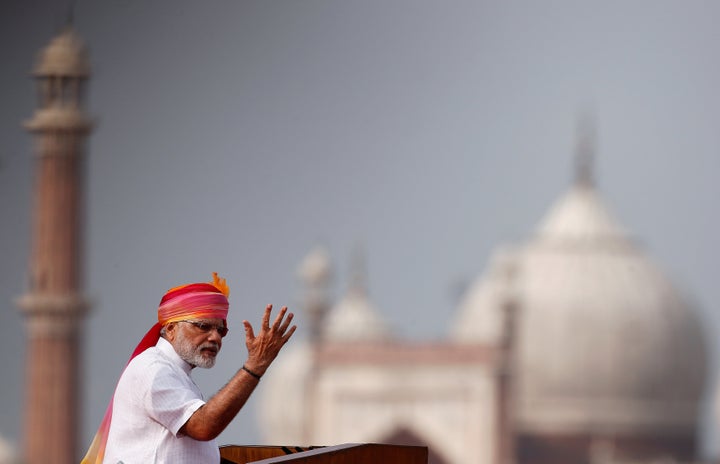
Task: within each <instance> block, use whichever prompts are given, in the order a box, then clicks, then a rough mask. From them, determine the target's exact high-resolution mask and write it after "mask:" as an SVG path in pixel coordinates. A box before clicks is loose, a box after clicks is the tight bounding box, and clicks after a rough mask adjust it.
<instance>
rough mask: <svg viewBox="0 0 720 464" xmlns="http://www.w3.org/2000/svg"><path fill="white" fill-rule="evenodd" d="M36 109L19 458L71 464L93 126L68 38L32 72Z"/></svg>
mask: <svg viewBox="0 0 720 464" xmlns="http://www.w3.org/2000/svg"><path fill="white" fill-rule="evenodd" d="M33 75H34V77H35V78H36V80H37V84H38V86H37V92H38V105H37V109H36V110H35V114H34V115H33V117H32V119H30V120H29V121H27V122H26V123H25V127H26V129H27V130H28V131H29V132H30V133H32V134H33V135H34V142H35V146H34V157H35V161H34V162H35V167H34V169H35V185H34V194H35V199H34V206H33V211H32V214H33V219H32V220H33V225H32V233H33V236H32V252H31V253H32V254H31V257H30V269H29V276H28V277H29V281H28V288H27V292H26V293H25V294H24V295H22V296H21V297H20V298H19V299H18V306H19V307H20V308H21V310H22V312H23V314H24V316H25V320H26V329H27V350H26V353H27V358H26V366H27V367H26V381H25V382H26V390H25V395H26V399H25V409H24V412H25V423H24V431H23V432H24V449H23V455H24V456H23V458H24V461H23V462H26V463H27V464H40V463H44V464H71V463H72V464H74V463H77V462H78V461H79V459H78V453H77V451H78V431H79V429H80V420H79V416H80V407H79V406H80V404H79V398H80V388H79V387H80V385H79V379H80V364H81V363H80V354H81V353H80V352H81V349H80V347H81V341H82V327H83V319H84V318H85V315H86V314H87V312H88V309H89V304H88V301H87V299H86V298H85V296H84V295H83V293H82V277H83V276H82V274H83V273H82V262H83V257H82V249H81V248H82V243H83V237H82V225H83V215H84V214H83V213H84V211H83V209H84V208H83V206H84V205H83V185H84V182H83V181H84V179H83V177H84V171H85V166H84V164H85V163H84V161H85V160H84V145H85V140H86V138H87V136H88V135H89V133H90V132H91V130H92V122H91V121H90V119H89V118H88V116H87V115H86V114H85V113H84V110H83V107H82V104H83V97H84V90H85V89H84V86H85V83H86V81H87V79H88V77H89V75H90V67H89V65H88V60H87V53H86V50H85V48H84V46H83V45H82V42H81V41H80V40H79V38H78V37H77V35H76V34H75V33H74V32H73V31H72V30H71V29H70V28H66V29H65V30H64V31H63V32H61V33H60V34H59V35H58V36H57V37H55V38H54V39H53V40H52V41H51V42H50V44H49V45H48V46H47V47H46V48H45V49H44V50H42V52H41V53H40V55H39V59H38V61H37V64H36V67H35V69H34V72H33Z"/></svg>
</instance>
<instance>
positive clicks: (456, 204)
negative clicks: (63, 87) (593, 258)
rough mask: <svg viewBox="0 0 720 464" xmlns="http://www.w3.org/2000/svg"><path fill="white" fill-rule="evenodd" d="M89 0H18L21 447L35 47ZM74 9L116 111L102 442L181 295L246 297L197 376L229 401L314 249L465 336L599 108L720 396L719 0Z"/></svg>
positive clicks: (391, 317)
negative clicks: (164, 303) (205, 283)
mask: <svg viewBox="0 0 720 464" xmlns="http://www.w3.org/2000/svg"><path fill="white" fill-rule="evenodd" d="M68 4H69V2H62V1H51V0H4V1H3V2H1V3H0V63H2V66H1V67H0V215H1V216H0V217H2V218H3V220H2V224H3V226H2V228H1V229H0V234H2V235H1V236H0V256H1V257H2V259H1V260H0V302H2V310H0V331H1V333H2V336H1V337H0V358H1V364H2V366H3V373H2V375H0V378H1V379H2V380H0V385H1V387H2V395H1V396H0V435H2V436H4V437H7V438H8V439H10V440H11V441H15V442H17V441H18V440H19V439H20V423H21V422H20V419H19V418H20V415H21V410H22V402H23V394H22V388H23V372H24V368H23V363H24V357H23V352H24V341H25V339H24V333H23V330H24V328H23V327H24V326H23V319H22V316H21V314H20V313H19V311H18V310H17V308H16V306H15V303H14V301H15V299H16V298H17V297H18V296H20V295H22V294H23V292H24V291H25V290H26V289H27V283H26V275H27V266H28V258H29V252H30V240H29V235H30V231H31V222H30V221H31V215H30V208H31V201H32V181H33V165H32V156H31V154H32V143H31V142H32V139H31V137H30V135H29V134H28V133H27V132H25V131H24V129H23V128H22V122H23V121H25V120H27V119H29V118H30V117H31V116H32V113H33V110H34V108H35V105H36V98H35V89H34V87H33V82H32V80H31V78H30V71H31V70H32V67H33V63H34V60H35V57H36V55H37V53H38V52H39V50H40V49H41V48H42V47H44V46H45V45H46V44H47V43H48V42H49V41H50V40H51V38H52V37H53V36H54V35H56V34H57V33H58V32H59V30H60V28H61V27H62V26H63V24H64V23H65V22H66V20H67V18H68V11H69V10H70V8H69V7H68ZM72 16H73V24H74V27H75V29H76V31H77V32H78V34H79V35H80V36H81V37H82V38H83V39H84V40H85V43H86V44H87V46H88V49H89V53H90V61H91V64H92V68H93V76H92V80H91V81H90V84H89V95H88V97H89V98H88V105H87V106H88V112H89V113H90V114H91V115H92V116H93V117H94V118H95V119H96V121H97V125H96V128H95V130H94V132H93V133H92V135H91V137H90V138H89V141H88V144H87V179H86V186H85V188H86V199H87V204H86V224H85V226H86V227H85V233H86V236H87V241H86V246H85V249H84V253H85V256H84V259H83V265H84V274H85V279H84V292H85V293H86V294H87V295H88V296H89V297H90V298H91V299H92V300H93V302H94V305H93V311H92V314H91V316H90V317H89V318H88V320H87V322H86V327H85V334H86V335H85V347H84V350H83V351H84V354H85V359H84V370H85V376H84V382H83V383H84V404H83V407H84V410H83V415H82V418H83V426H82V431H83V432H82V438H83V443H84V442H88V443H89V441H90V438H91V437H92V435H93V434H94V432H95V429H96V427H97V425H98V423H99V421H100V419H101V416H102V414H103V412H104V409H105V407H106V405H107V401H108V399H109V398H110V395H111V394H112V390H113V388H114V385H115V382H116V380H117V376H118V375H119V373H120V370H121V369H122V366H123V365H124V363H125V362H126V360H127V357H128V356H129V354H130V352H131V350H132V348H133V347H134V346H135V344H136V343H137V342H138V341H139V339H140V338H141V336H142V335H143V334H144V333H145V331H146V330H147V329H148V328H149V327H150V326H151V325H152V324H153V323H154V321H155V317H156V312H155V311H156V308H157V304H158V302H159V300H160V297H161V296H162V294H163V293H164V292H165V290H167V289H168V288H170V287H173V286H176V285H179V284H183V283H188V282H193V281H202V280H207V279H209V278H210V275H211V272H213V271H217V272H219V273H220V274H221V275H223V276H224V277H226V278H227V280H228V283H229V284H230V287H231V289H232V295H231V304H232V306H231V313H230V316H229V326H230V330H231V332H230V335H229V336H228V338H226V340H225V343H224V346H223V350H222V353H221V354H220V357H219V360H218V364H217V365H216V367H215V368H214V369H212V370H210V371H204V372H198V373H196V374H194V376H195V378H196V379H197V381H198V384H199V385H200V386H201V388H202V389H203V391H204V392H206V394H207V396H210V395H211V394H212V393H213V392H214V391H216V390H217V389H218V388H220V387H221V386H222V385H223V384H224V383H225V381H226V380H227V379H228V378H229V377H230V376H231V375H232V373H233V372H234V371H235V370H236V369H237V368H238V367H240V365H241V364H242V362H243V361H244V359H245V358H244V357H245V355H246V351H245V347H244V337H243V335H242V334H243V332H242V325H241V321H242V319H249V320H250V321H251V322H253V323H254V325H257V323H258V322H259V320H260V316H261V314H262V310H263V308H264V307H265V305H266V304H268V303H273V304H275V305H276V307H280V306H282V305H287V306H289V307H290V308H291V309H296V310H297V308H298V302H299V298H300V295H301V290H302V289H301V286H300V285H299V283H298V279H297V275H296V270H297V267H298V265H299V263H300V262H301V260H302V259H303V257H304V256H305V255H306V254H307V253H309V252H310V251H311V250H312V249H314V248H315V247H317V246H324V247H325V248H326V249H327V250H328V251H329V253H330V255H331V257H332V262H333V266H334V269H335V271H336V277H335V279H334V281H333V289H332V290H333V294H334V295H335V296H338V295H341V294H342V292H343V291H344V290H345V288H346V286H347V276H348V272H349V266H350V257H351V256H352V254H353V250H355V249H356V248H358V247H360V248H361V249H362V250H364V255H365V261H366V265H367V272H368V275H367V281H368V290H369V294H370V298H371V299H372V301H373V302H374V304H375V305H376V306H377V307H378V309H379V310H380V311H381V312H382V314H383V316H384V317H385V318H386V320H387V321H388V322H389V323H390V325H391V326H392V327H393V330H394V331H395V332H396V333H397V335H398V336H399V337H405V338H409V339H414V340H429V339H441V338H443V337H444V336H445V334H446V332H447V329H448V327H449V324H450V323H451V320H452V318H453V316H454V314H455V309H456V305H457V303H458V297H459V295H460V293H461V289H462V288H463V287H464V285H466V284H467V283H468V282H471V281H472V280H473V279H475V278H476V277H478V276H479V275H480V274H481V273H482V271H483V269H484V268H485V266H486V264H487V261H488V258H489V256H490V255H491V253H492V251H493V249H495V248H496V247H497V246H499V245H502V244H506V243H517V242H521V241H523V240H525V239H527V238H528V237H530V235H531V234H532V231H533V230H534V228H535V227H536V225H537V224H538V222H539V221H540V219H541V218H542V217H543V216H544V214H545V213H546V212H547V210H548V209H549V208H550V206H551V205H552V203H553V202H554V201H555V200H556V199H557V198H559V197H560V196H561V195H562V194H563V193H564V192H565V191H566V190H567V189H568V188H569V186H570V184H571V182H572V164H573V152H574V145H575V138H576V126H577V123H578V117H579V115H580V114H587V113H589V114H591V115H592V119H593V120H594V121H595V128H596V133H597V139H596V141H597V142H596V160H595V161H596V163H595V176H596V179H597V184H598V188H599V190H600V192H601V195H602V196H603V198H604V199H605V202H606V204H607V205H608V207H609V209H610V210H611V211H612V212H613V213H614V215H615V217H616V218H617V219H618V220H619V221H620V222H621V223H622V224H623V225H624V226H625V227H626V228H627V229H628V230H629V231H630V232H631V233H632V235H633V236H634V237H635V238H636V239H637V240H638V242H639V243H640V244H641V245H642V247H643V248H644V249H645V250H646V251H647V253H648V254H649V255H650V256H652V258H653V259H654V260H655V261H656V262H657V263H659V265H660V266H661V267H662V269H663V270H664V271H665V272H666V273H667V274H668V275H669V276H671V278H672V279H673V281H674V282H675V284H676V286H677V287H678V289H679V290H680V291H682V292H683V293H685V294H687V295H688V297H689V298H690V299H691V301H692V302H693V303H694V304H695V305H696V307H697V310H698V312H699V314H700V317H702V319H703V321H704V323H705V327H706V332H707V334H708V343H709V346H710V349H711V350H712V353H711V356H712V357H711V362H712V364H711V366H710V369H711V378H710V379H709V382H708V398H710V399H712V397H713V395H714V389H715V380H714V376H715V370H716V367H715V365H716V364H717V363H718V362H719V361H718V359H720V358H718V356H717V351H718V347H717V346H716V344H715V342H714V337H715V335H716V334H717V333H718V328H719V327H720V312H719V310H720V286H719V285H717V283H716V281H715V276H717V275H720V256H719V253H718V250H717V246H716V238H717V237H718V236H720V217H719V215H718V213H717V208H716V200H717V198H720V183H718V182H717V177H718V174H719V173H720V156H718V154H719V152H720V130H718V126H719V125H720V91H718V82H720V54H719V53H718V50H719V48H718V45H717V44H718V43H720V29H718V27H717V24H718V22H719V21H720V4H718V3H716V2H711V1H696V0H689V1H683V2H679V1H653V0H637V1H633V2H627V1H614V0H610V1H603V2H599V1H597V2H592V1H573V0H557V1H529V0H527V1H517V2H501V1H493V2H490V1H477V0H476V1H456V0H448V1H443V2H439V1H429V0H412V1H411V0H402V1H399V0H391V1H364V0H363V1H360V0H349V1H343V2H332V1H319V0H299V1H292V2H291V1H285V2H268V1H262V0H260V1H234V0H233V1H231V0H224V1H220V0H212V1H206V2H197V1H191V0H149V1H134V0H112V1H111V0H108V1H103V2H91V1H88V0H78V1H77V2H75V6H74V9H73V15H72ZM297 321H298V324H299V325H300V328H299V331H298V333H297V335H296V337H295V340H294V341H295V342H297V341H298V340H301V339H302V338H303V337H305V334H306V328H305V327H303V318H302V314H298V316H297ZM291 343H292V342H291ZM281 356H282V354H281ZM260 388H262V385H261V386H260ZM255 398H256V397H255ZM256 409H257V408H256V403H255V400H254V399H251V400H250V402H249V404H248V405H247V406H246V408H245V409H244V410H243V411H242V412H241V414H240V415H239V416H238V418H236V420H235V421H234V422H233V424H232V425H231V426H230V427H229V428H228V429H227V430H226V431H225V432H224V433H223V434H222V435H221V437H220V439H219V442H220V443H237V444H247V443H258V442H259V440H260V434H259V431H258V430H257V425H256V424H255V417H256V414H257V413H258V412H257V410H256ZM712 414H713V413H712V411H710V409H709V408H708V410H707V411H706V414H705V416H704V417H703V424H704V444H703V447H704V449H705V452H706V453H709V454H714V453H715V450H716V449H717V448H718V446H717V444H716V442H717V438H716V435H717V434H718V433H719V431H718V430H717V427H716V423H717V422H718V420H717V419H715V418H714V417H713V416H712ZM83 446H84V445H83Z"/></svg>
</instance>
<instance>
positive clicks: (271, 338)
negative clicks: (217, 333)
mask: <svg viewBox="0 0 720 464" xmlns="http://www.w3.org/2000/svg"><path fill="white" fill-rule="evenodd" d="M271 312H272V305H267V307H266V308H265V314H264V315H263V318H262V325H261V327H260V332H259V333H258V334H257V336H256V335H255V331H254V330H253V327H252V325H251V324H250V323H249V322H248V321H243V325H244V326H245V345H246V346H247V350H248V360H247V362H246V363H245V366H246V367H247V368H248V369H250V370H251V371H252V372H254V373H256V374H258V375H263V374H264V373H265V371H266V370H267V368H268V367H270V364H272V362H273V360H274V359H275V357H276V356H277V355H278V353H279V352H280V350H281V349H282V347H283V346H284V345H285V343H287V341H288V340H290V337H292V334H293V333H295V329H297V326H295V325H294V326H292V327H290V323H291V322H292V319H293V313H287V307H285V306H283V307H282V309H281V310H280V314H278V315H277V317H276V318H275V321H274V322H273V324H272V326H271V325H270V313H271ZM286 313H287V317H285V314H286ZM288 327H290V328H289V329H288Z"/></svg>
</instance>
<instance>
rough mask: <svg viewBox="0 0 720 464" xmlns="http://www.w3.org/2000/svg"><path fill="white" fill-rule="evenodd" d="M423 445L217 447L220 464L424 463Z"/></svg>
mask: <svg viewBox="0 0 720 464" xmlns="http://www.w3.org/2000/svg"><path fill="white" fill-rule="evenodd" d="M427 462H428V449H427V447H425V446H405V445H387V444H380V443H345V444H342V445H336V446H309V447H298V446H238V445H225V446H221V447H220V464H251V463H252V464H276V463H277V464H382V463H392V464H427Z"/></svg>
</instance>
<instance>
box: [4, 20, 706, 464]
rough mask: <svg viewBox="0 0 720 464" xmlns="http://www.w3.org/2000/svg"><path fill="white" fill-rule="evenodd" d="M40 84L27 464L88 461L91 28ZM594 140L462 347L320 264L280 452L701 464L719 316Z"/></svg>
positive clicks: (464, 461)
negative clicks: (631, 218)
mask: <svg viewBox="0 0 720 464" xmlns="http://www.w3.org/2000/svg"><path fill="white" fill-rule="evenodd" d="M35 77H36V78H37V81H38V95H39V105H38V108H37V109H36V111H35V114H34V116H33V118H32V119H31V120H30V121H29V122H28V123H27V125H26V127H27V129H28V130H29V131H30V132H32V133H33V134H34V136H35V138H36V141H37V143H36V151H37V153H36V155H37V156H36V176H37V179H36V192H35V193H36V202H35V209H34V211H33V218H34V226H33V232H34V234H33V237H34V239H33V250H32V254H31V261H30V273H29V274H30V282H29V288H28V289H27V292H26V293H25V294H24V295H23V296H21V297H20V299H19V300H18V303H19V306H20V308H21V310H22V311H23V314H24V315H25V316H26V325H27V333H28V340H27V353H28V355H27V356H28V362H27V363H26V365H27V366H28V367H27V369H28V371H27V373H26V384H27V388H26V390H27V399H26V406H27V407H26V408H25V410H24V414H25V417H24V422H25V424H24V433H25V443H24V453H23V454H24V456H23V461H24V462H27V463H30V464H34V463H38V464H39V463H41V462H50V461H47V459H46V457H47V456H48V455H50V456H53V457H54V461H52V462H56V463H58V464H61V463H62V464H69V463H71V462H75V458H76V455H77V449H76V448H77V443H78V437H77V429H78V415H79V413H78V410H79V408H80V404H79V403H80V398H79V397H78V389H77V386H78V382H79V359H78V358H79V356H78V350H79V344H80V341H81V340H82V330H81V328H82V321H83V319H84V318H85V316H86V314H87V312H88V311H89V304H88V302H87V299H86V298H85V297H84V292H83V289H82V286H81V284H80V283H81V279H80V276H81V274H82V269H81V268H80V263H81V260H80V255H81V251H82V241H81V240H80V235H81V234H80V229H81V223H82V214H81V213H82V212H81V208H80V206H81V204H82V199H83V192H82V176H81V173H82V172H83V169H82V167H83V159H84V151H85V150H84V141H85V139H86V137H87V136H88V135H89V133H90V132H91V130H92V121H91V119H90V118H89V117H88V116H87V115H86V114H85V112H84V107H83V98H82V96H83V95H84V92H83V88H84V87H85V84H86V81H87V80H88V78H89V66H88V61H87V56H86V52H85V49H84V46H83V45H82V43H81V41H80V40H79V38H78V37H77V36H76V35H75V34H74V32H72V31H71V30H65V31H63V32H62V33H61V34H60V35H59V36H58V37H56V38H55V39H54V40H53V41H51V43H50V44H49V45H48V47H47V48H46V49H44V50H43V51H42V53H41V54H40V58H39V61H38V65H37V68H36V70H35ZM579 139H580V143H579V145H578V152H577V153H576V160H577V165H576V173H575V179H574V182H573V184H572V185H571V186H570V188H569V190H568V191H567V192H566V193H565V194H564V195H563V196H561V197H560V198H559V199H558V200H557V202H556V203H555V204H554V205H553V206H552V207H551V208H550V210H549V212H548V213H547V214H546V216H545V218H544V219H543V220H542V221H541V223H540V224H539V225H538V227H537V228H536V230H535V231H533V233H532V234H530V236H529V238H528V240H527V241H526V242H524V243H520V244H512V245H509V246H508V245H503V246H498V248H497V249H496V251H495V253H494V256H493V258H492V259H491V260H490V262H489V263H488V265H487V268H486V270H485V271H484V273H483V274H482V275H480V276H479V277H478V278H477V280H476V281H475V283H474V284H473V285H472V286H471V287H470V288H469V290H468V291H467V293H466V295H464V298H463V299H462V301H461V303H460V305H459V307H458V308H457V310H456V313H455V317H454V320H453V321H450V324H449V330H448V334H447V337H446V339H445V340H444V341H442V342H409V341H404V340H399V339H396V338H394V337H392V336H391V333H390V331H389V330H388V327H387V325H386V323H385V321H384V320H383V315H382V313H380V312H379V311H378V310H377V309H376V308H375V306H374V305H373V303H372V302H371V301H370V300H369V298H368V294H367V291H366V286H365V284H364V271H362V270H361V269H358V271H357V272H356V274H355V277H354V278H353V280H352V282H351V283H350V284H349V285H348V289H347V292H346V294H345V295H344V296H343V297H342V298H341V299H340V300H339V301H336V302H333V301H331V299H330V297H329V292H328V282H329V280H330V278H331V267H330V259H329V257H328V255H327V253H326V252H324V251H323V250H317V251H314V252H312V253H310V254H309V255H308V256H307V258H306V259H305V260H304V261H303V262H302V263H301V266H300V277H301V278H302V280H303V282H304V285H305V291H304V310H305V312H306V315H305V317H306V319H307V320H310V321H311V330H310V336H309V337H308V339H307V340H306V341H305V342H304V343H300V342H298V343H293V344H292V346H288V348H287V352H286V353H285V355H284V356H283V358H281V359H280V360H279V361H278V364H276V365H275V367H274V369H273V370H271V371H270V373H269V374H268V376H267V378H266V379H264V380H263V385H264V388H263V390H262V391H260V392H258V393H261V394H262V397H261V399H260V400H261V401H260V407H261V409H262V413H261V414H260V415H259V416H260V417H262V418H263V420H264V422H263V423H262V424H261V427H262V430H263V432H264V440H265V441H266V442H268V443H274V444H315V445H321V444H337V443H344V442H388V443H396V444H423V445H427V446H429V449H430V462H431V463H432V464H515V463H517V464H620V463H627V464H630V463H647V464H650V463H659V462H663V463H669V462H676V463H679V462H684V463H689V462H695V461H696V459H697V450H698V444H699V443H698V442H699V418H700V413H701V401H702V399H703V394H704V385H705V383H706V380H707V378H706V377H707V364H708V360H707V348H706V346H705V343H704V339H703V334H702V330H701V322H700V320H699V316H698V314H697V313H696V312H695V311H694V308H692V307H691V305H689V304H688V302H687V300H686V299H685V298H684V297H683V295H682V294H681V293H680V292H679V291H678V290H677V289H675V288H673V285H672V282H670V281H669V280H668V278H667V277H666V276H665V275H664V274H663V272H662V271H661V270H660V269H659V268H658V267H657V266H656V265H655V264H654V263H653V262H652V260H651V258H650V257H648V256H647V255H646V254H645V253H644V252H643V250H642V249H641V247H639V246H638V244H637V243H635V242H634V241H633V240H632V239H631V238H630V236H629V235H628V233H627V232H626V231H625V230H624V229H623V228H622V227H621V225H620V224H619V223H618V222H617V221H616V220H615V219H614V218H613V217H612V215H611V214H610V213H609V211H608V209H607V208H606V206H605V205H604V203H603V200H602V198H601V196H600V195H599V192H598V190H597V189H596V187H595V185H594V179H593V173H592V159H593V153H592V148H593V145H592V140H591V139H592V138H591V137H588V135H587V134H581V137H579ZM49 385H51V386H52V388H48V386H49ZM277 398H283V401H281V402H280V401H276V399H277ZM47 437H53V438H54V439H53V440H47ZM40 440H43V441H42V442H40ZM0 445H1V443H0ZM5 454H7V453H5ZM3 459H14V458H3Z"/></svg>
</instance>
